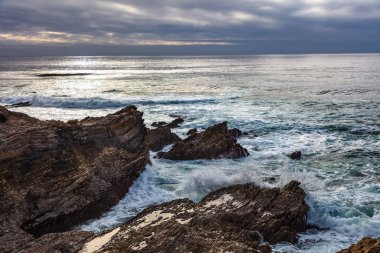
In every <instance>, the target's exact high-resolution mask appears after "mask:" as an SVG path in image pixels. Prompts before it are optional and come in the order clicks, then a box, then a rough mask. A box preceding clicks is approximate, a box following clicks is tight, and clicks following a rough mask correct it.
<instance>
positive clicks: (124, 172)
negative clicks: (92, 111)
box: [0, 106, 149, 252]
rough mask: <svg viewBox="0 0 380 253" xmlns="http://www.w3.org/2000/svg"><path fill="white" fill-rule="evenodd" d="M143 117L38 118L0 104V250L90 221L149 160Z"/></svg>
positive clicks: (129, 113)
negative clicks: (46, 119)
mask: <svg viewBox="0 0 380 253" xmlns="http://www.w3.org/2000/svg"><path fill="white" fill-rule="evenodd" d="M145 136H146V128H145V125H144V122H143V119H142V113H141V112H139V111H137V109H136V107H134V106H129V107H127V108H125V109H122V110H120V111H118V112H116V113H114V114H110V115H108V116H106V117H100V118H90V117H87V118H85V119H83V120H81V121H70V122H68V123H63V122H60V121H54V120H52V121H40V120H38V119H35V118H32V117H29V116H27V115H26V114H22V113H17V112H11V111H8V110H7V109H6V108H4V107H0V252H7V251H9V250H10V249H12V248H13V249H15V248H17V247H20V246H24V244H25V242H27V241H29V240H31V239H33V236H34V237H38V236H41V235H43V234H45V233H51V232H60V231H65V230H67V229H68V228H71V227H72V226H73V225H76V224H79V223H81V222H83V221H85V220H87V219H91V218H96V217H98V216H100V215H101V214H102V213H103V212H104V211H106V210H108V209H109V208H110V207H112V206H113V205H115V204H116V203H117V202H118V201H119V200H120V199H121V198H122V197H123V196H124V195H125V193H126V192H127V191H128V189H129V187H130V186H131V184H132V182H133V181H134V179H136V178H137V177H138V176H139V174H140V173H141V172H142V171H143V170H144V168H145V165H146V164H147V162H148V159H149V152H148V148H147V146H146V143H145Z"/></svg>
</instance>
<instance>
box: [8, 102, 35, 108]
mask: <svg viewBox="0 0 380 253" xmlns="http://www.w3.org/2000/svg"><path fill="white" fill-rule="evenodd" d="M27 106H32V102H31V101H26V102H19V103H15V104H11V105H10V107H27Z"/></svg>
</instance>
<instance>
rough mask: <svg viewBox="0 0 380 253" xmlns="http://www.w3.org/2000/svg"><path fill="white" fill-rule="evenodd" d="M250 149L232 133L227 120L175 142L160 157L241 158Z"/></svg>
mask: <svg viewBox="0 0 380 253" xmlns="http://www.w3.org/2000/svg"><path fill="white" fill-rule="evenodd" d="M248 155H249V153H248V151H247V150H246V149H245V148H243V147H242V146H240V144H238V143H237V141H236V139H235V138H234V137H233V136H232V135H231V134H230V132H229V131H228V127H227V122H223V123H220V124H217V125H214V126H212V127H209V128H207V129H206V130H205V131H204V132H201V133H193V134H192V135H190V136H189V137H187V138H186V139H184V140H183V141H180V142H177V143H176V144H174V146H173V147H172V149H171V150H170V151H168V152H159V153H158V154H157V156H158V157H159V158H165V159H170V160H195V159H216V158H239V157H244V156H248Z"/></svg>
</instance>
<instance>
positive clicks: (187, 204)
mask: <svg viewBox="0 0 380 253" xmlns="http://www.w3.org/2000/svg"><path fill="white" fill-rule="evenodd" d="M304 197H305V192H304V191H303V190H302V189H301V188H300V187H299V182H296V181H292V182H290V183H288V184H287V185H286V186H284V187H283V188H282V189H279V188H271V189H269V188H260V187H257V186H254V185H253V184H243V185H235V186H230V187H227V188H223V189H220V190H217V191H215V192H212V193H210V194H209V195H208V196H206V197H205V198H204V199H203V200H202V201H200V202H199V203H198V204H196V203H194V202H192V201H190V200H188V199H179V200H174V201H171V202H168V203H165V204H161V205H158V206H153V207H150V208H147V209H145V210H144V211H143V212H141V213H140V214H139V215H138V216H136V217H135V218H133V219H132V220H130V221H129V222H127V223H125V224H124V225H122V226H120V227H117V228H115V229H113V230H111V231H107V232H104V233H102V234H99V235H89V234H83V235H79V236H77V235H78V234H77V235H76V233H79V232H73V234H72V236H76V237H78V239H77V242H78V243H73V244H70V245H69V246H67V244H65V243H64V242H61V244H59V245H61V246H62V245H63V246H65V245H66V246H65V247H66V248H69V247H71V248H72V249H76V250H77V249H78V248H81V251H79V252H95V251H91V250H90V249H96V250H97V251H96V252H261V253H267V252H271V249H270V246H268V245H266V244H263V240H264V241H266V242H270V243H276V242H280V241H287V242H291V243H294V242H296V241H297V233H298V232H301V231H303V230H304V229H305V228H306V213H307V210H308V207H307V206H306V204H305V201H304ZM56 237H57V236H56V235H45V236H44V237H42V238H40V239H39V241H35V242H33V243H32V244H31V245H32V246H33V247H34V248H33V249H36V250H38V251H39V252H49V251H46V250H45V249H47V247H50V248H51V247H52V246H51V245H53V246H54V247H57V246H56V241H55V240H53V239H54V238H56ZM63 237H68V238H69V237H70V236H69V234H68V233H63ZM83 238H86V239H85V240H82V239H83ZM94 245H97V247H94ZM63 246H62V247H63ZM30 247H31V246H28V248H30ZM27 252H30V251H27ZM67 252H74V251H71V250H69V251H67Z"/></svg>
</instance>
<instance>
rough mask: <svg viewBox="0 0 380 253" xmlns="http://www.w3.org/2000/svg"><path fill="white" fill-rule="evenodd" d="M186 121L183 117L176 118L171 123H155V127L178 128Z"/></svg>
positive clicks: (153, 124)
mask: <svg viewBox="0 0 380 253" xmlns="http://www.w3.org/2000/svg"><path fill="white" fill-rule="evenodd" d="M183 122H184V119H183V118H182V117H179V116H176V118H175V119H174V120H173V121H171V122H170V123H166V122H165V121H158V122H153V123H152V126H153V127H168V128H176V127H179V124H181V123H183Z"/></svg>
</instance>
